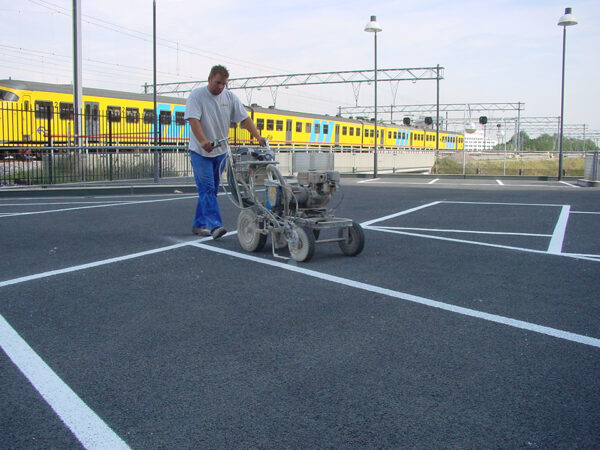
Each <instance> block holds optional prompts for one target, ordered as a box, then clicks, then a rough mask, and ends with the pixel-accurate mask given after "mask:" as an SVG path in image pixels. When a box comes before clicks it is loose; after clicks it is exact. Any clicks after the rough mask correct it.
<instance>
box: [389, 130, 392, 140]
mask: <svg viewBox="0 0 600 450" xmlns="http://www.w3.org/2000/svg"><path fill="white" fill-rule="evenodd" d="M391 138H392V132H391V131H389V130H388V139H391Z"/></svg>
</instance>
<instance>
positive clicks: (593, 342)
mask: <svg viewBox="0 0 600 450" xmlns="http://www.w3.org/2000/svg"><path fill="white" fill-rule="evenodd" d="M190 245H193V246H194V247H198V248H202V249H204V250H208V251H211V252H216V253H221V254H224V255H229V256H233V257H235V258H240V259H245V260H247V261H253V262H257V263H260V264H265V265H268V266H272V267H278V268H280V269H285V270H289V271H291V272H296V273H301V274H304V275H308V276H311V277H314V278H319V279H321V280H325V281H330V282H332V283H337V284H342V285H344V286H349V287H353V288H356V289H361V290H364V291H367V292H372V293H376V294H382V295H386V296H389V297H393V298H398V299H401V300H406V301H409V302H413V303H418V304H421V305H425V306H429V307H433V308H438V309H442V310H444V311H449V312H453V313H457V314H462V315H465V316H469V317H474V318H477V319H483V320H487V321H490V322H495V323H499V324H502V325H508V326H510V327H514V328H520V329H523V330H528V331H533V332H535V333H541V334H545V335H548V336H552V337H556V338H559V339H565V340H567V341H572V342H577V343H580V344H585V345H590V346H592V347H597V348H600V339H597V338H593V337H589V336H584V335H581V334H576V333H571V332H569V331H563V330H559V329H556V328H550V327H546V326H543V325H537V324H534V323H530V322H525V321H522V320H517V319H511V318H510V317H504V316H500V315H497V314H489V313H485V312H482V311H477V310H474V309H469V308H463V307H461V306H456V305H452V304H449V303H443V302H440V301H436V300H431V299H428V298H425V297H419V296H416V295H411V294H407V293H404V292H399V291H394V290H392V289H386V288H382V287H379V286H375V285H372V284H367V283H361V282H359V281H354V280H350V279H348V278H342V277H338V276H335V275H329V274H326V273H322V272H318V271H316V270H310V269H305V268H304V267H299V266H295V265H291V264H287V263H282V262H279V261H274V260H269V259H264V258H258V257H256V256H251V255H248V254H245V253H239V252H234V251H231V250H227V249H224V248H219V247H215V246H212V245H206V244H202V243H195V242H192V243H190Z"/></svg>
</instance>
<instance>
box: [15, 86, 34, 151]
mask: <svg viewBox="0 0 600 450" xmlns="http://www.w3.org/2000/svg"><path fill="white" fill-rule="evenodd" d="M21 102H22V103H21V111H20V112H19V114H21V120H20V121H18V123H20V124H21V127H22V128H23V129H22V130H18V132H19V135H22V136H23V140H24V141H31V140H32V133H31V130H32V129H33V111H32V109H31V105H33V103H31V97H30V96H29V95H23V96H22V97H21Z"/></svg>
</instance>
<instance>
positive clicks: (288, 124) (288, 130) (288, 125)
mask: <svg viewBox="0 0 600 450" xmlns="http://www.w3.org/2000/svg"><path fill="white" fill-rule="evenodd" d="M285 143H286V144H291V143H292V119H287V120H286V121H285Z"/></svg>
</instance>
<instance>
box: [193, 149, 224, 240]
mask: <svg viewBox="0 0 600 450" xmlns="http://www.w3.org/2000/svg"><path fill="white" fill-rule="evenodd" d="M225 156H226V155H225V154H223V155H219V156H215V157H214V158H207V157H205V156H201V155H199V154H198V153H196V152H193V151H190V160H191V162H192V169H194V179H195V180H196V188H197V189H198V204H197V205H196V216H195V217H194V226H195V227H197V228H208V229H209V230H210V231H212V230H214V229H215V228H217V227H220V226H222V225H223V222H222V221H221V212H220V211H219V203H218V202H217V194H218V193H219V182H220V181H221V172H222V171H223V169H224V168H225V164H221V163H222V161H223V160H224V159H225Z"/></svg>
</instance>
